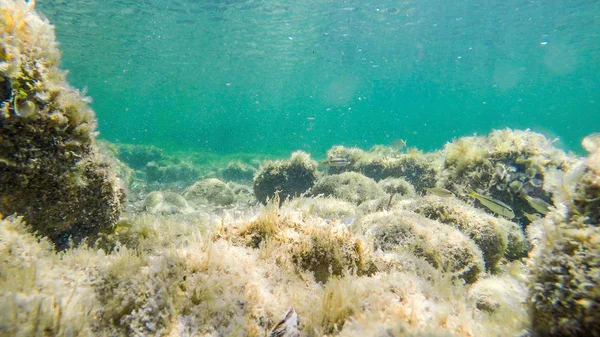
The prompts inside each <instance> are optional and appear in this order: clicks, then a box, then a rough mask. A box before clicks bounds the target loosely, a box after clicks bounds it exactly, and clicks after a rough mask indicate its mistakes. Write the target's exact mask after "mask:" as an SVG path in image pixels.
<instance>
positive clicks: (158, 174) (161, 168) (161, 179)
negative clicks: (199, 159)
mask: <svg viewBox="0 0 600 337" xmlns="http://www.w3.org/2000/svg"><path fill="white" fill-rule="evenodd" d="M201 175H202V172H201V171H200V170H199V169H198V168H197V167H196V166H194V165H193V164H192V163H187V162H181V163H170V162H169V163H158V162H154V161H152V162H149V163H148V164H146V179H147V180H148V182H155V183H173V182H192V181H195V180H197V179H198V177H200V176H201Z"/></svg>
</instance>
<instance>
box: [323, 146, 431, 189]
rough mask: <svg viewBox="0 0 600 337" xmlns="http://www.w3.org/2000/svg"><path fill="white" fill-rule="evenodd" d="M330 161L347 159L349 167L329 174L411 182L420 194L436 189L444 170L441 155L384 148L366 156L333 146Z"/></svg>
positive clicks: (362, 153) (363, 153) (374, 150)
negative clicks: (361, 175)
mask: <svg viewBox="0 0 600 337" xmlns="http://www.w3.org/2000/svg"><path fill="white" fill-rule="evenodd" d="M327 158H329V159H331V158H345V159H347V160H348V161H349V164H348V165H346V166H342V167H332V168H330V169H329V173H332V174H334V173H342V172H348V171H353V172H360V173H361V174H363V175H365V176H367V177H369V178H371V179H374V180H375V181H379V180H382V179H386V178H403V179H405V180H406V181H408V182H410V183H411V184H412V185H413V186H414V188H415V189H416V190H417V192H422V191H423V189H424V188H425V187H432V186H435V184H436V181H437V176H438V173H439V170H440V168H441V164H440V163H441V161H440V154H439V153H430V154H424V153H423V152H421V151H418V150H415V149H410V150H409V151H407V152H406V153H400V152H398V151H396V150H393V149H391V148H389V149H388V151H382V148H381V147H376V148H374V149H373V150H371V151H369V152H366V151H363V150H360V149H356V148H351V149H348V148H345V147H343V146H334V147H332V148H331V149H330V150H329V151H327Z"/></svg>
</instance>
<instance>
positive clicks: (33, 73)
mask: <svg viewBox="0 0 600 337" xmlns="http://www.w3.org/2000/svg"><path fill="white" fill-rule="evenodd" d="M32 7H33V2H29V3H26V2H25V1H12V0H7V1H3V2H2V4H1V5H0V10H1V16H0V87H2V90H1V91H0V140H1V141H0V200H1V202H0V212H1V213H2V214H13V213H17V214H20V215H22V216H24V217H25V219H26V220H27V221H28V222H29V223H30V224H31V226H33V228H34V229H35V230H36V231H37V232H38V233H40V234H42V235H45V236H47V237H49V238H50V239H51V240H52V241H53V242H54V243H55V244H56V247H57V248H59V249H64V248H66V247H67V246H68V245H69V244H70V242H73V243H78V242H81V241H82V240H83V239H84V238H88V239H89V240H92V241H93V240H94V239H95V238H96V237H97V235H98V234H99V233H100V232H102V231H107V230H108V231H110V229H111V227H112V225H113V224H114V223H115V222H116V221H117V220H118V218H119V212H120V209H121V202H122V199H123V193H122V190H121V185H120V183H119V181H118V179H117V177H116V175H115V173H114V169H113V167H112V163H111V161H110V160H109V159H108V158H107V157H105V156H103V155H102V154H101V152H100V151H99V149H98V146H97V143H96V140H95V137H96V133H95V132H94V129H95V127H96V120H95V117H94V112H93V111H92V110H91V108H90V107H89V106H88V103H89V98H87V97H85V93H84V92H81V91H79V90H76V89H74V88H72V87H71V86H69V84H68V83H67V81H66V79H65V76H66V74H65V72H63V71H61V70H60V68H59V62H60V52H59V50H58V48H57V43H56V41H55V38H54V29H53V27H52V26H51V25H50V24H49V23H48V22H47V21H46V20H44V19H42V18H41V17H40V16H38V15H37V14H36V13H35V12H34V10H33V8H32Z"/></svg>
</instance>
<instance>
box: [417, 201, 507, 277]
mask: <svg viewBox="0 0 600 337" xmlns="http://www.w3.org/2000/svg"><path fill="white" fill-rule="evenodd" d="M407 208H408V209H410V210H411V211H414V212H416V213H419V214H421V215H424V216H425V217H427V218H429V219H433V220H437V221H439V222H441V223H444V224H447V225H449V226H452V227H454V228H456V229H458V230H460V231H461V232H462V233H464V234H465V235H467V236H468V237H469V238H471V240H473V241H474V242H475V243H476V244H477V246H479V249H481V251H482V252H483V258H484V261H485V267H486V269H487V270H490V271H493V270H494V269H495V267H496V264H497V263H498V262H499V261H500V259H501V258H502V257H503V256H504V254H505V252H506V248H507V245H508V233H507V231H506V229H507V228H506V226H504V225H500V223H499V219H497V218H495V217H493V216H491V215H488V214H486V213H483V212H482V211H480V210H477V209H475V208H473V207H471V206H469V205H467V204H465V203H464V202H462V201H460V200H458V199H456V198H442V197H438V196H436V195H428V196H426V197H423V198H420V199H418V200H416V201H415V202H414V203H412V204H411V205H410V206H409V207H407Z"/></svg>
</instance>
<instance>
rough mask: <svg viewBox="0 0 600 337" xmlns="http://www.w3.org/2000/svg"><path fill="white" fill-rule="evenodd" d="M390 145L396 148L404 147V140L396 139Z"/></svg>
mask: <svg viewBox="0 0 600 337" xmlns="http://www.w3.org/2000/svg"><path fill="white" fill-rule="evenodd" d="M392 147H393V148H394V149H396V150H402V149H403V148H405V147H406V141H405V140H404V139H397V140H395V141H394V142H393V143H392Z"/></svg>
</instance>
